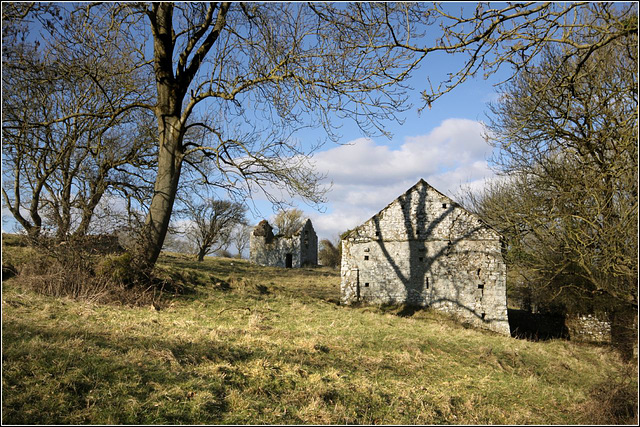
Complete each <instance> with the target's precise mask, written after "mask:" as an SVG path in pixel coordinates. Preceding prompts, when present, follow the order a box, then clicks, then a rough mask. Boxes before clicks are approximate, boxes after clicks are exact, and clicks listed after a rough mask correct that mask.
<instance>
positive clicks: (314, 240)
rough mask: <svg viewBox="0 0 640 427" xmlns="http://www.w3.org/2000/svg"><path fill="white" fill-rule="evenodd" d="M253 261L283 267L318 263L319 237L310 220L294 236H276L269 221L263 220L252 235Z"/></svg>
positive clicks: (250, 254)
mask: <svg viewBox="0 0 640 427" xmlns="http://www.w3.org/2000/svg"><path fill="white" fill-rule="evenodd" d="M249 246H250V249H249V259H250V261H251V262H252V263H254V264H258V265H266V266H273V267H283V268H300V267H303V266H305V265H317V263H318V237H317V235H316V232H315V230H314V229H313V225H312V224H311V221H310V220H307V221H306V222H305V224H304V226H303V227H302V228H301V229H300V230H299V231H298V232H297V233H296V234H294V235H293V236H291V237H285V236H274V235H273V233H272V229H271V226H270V225H269V223H268V222H267V221H264V220H263V221H261V222H260V223H259V224H258V225H257V226H256V228H255V229H254V231H253V233H251V236H250V242H249Z"/></svg>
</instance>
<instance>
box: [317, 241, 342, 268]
mask: <svg viewBox="0 0 640 427" xmlns="http://www.w3.org/2000/svg"><path fill="white" fill-rule="evenodd" d="M341 247H342V242H341V241H340V239H337V243H336V244H334V243H333V242H331V240H329V239H323V240H321V241H320V250H319V251H318V258H319V260H320V263H321V264H322V265H325V266H328V267H334V268H335V267H339V266H340V262H341V261H342V250H341Z"/></svg>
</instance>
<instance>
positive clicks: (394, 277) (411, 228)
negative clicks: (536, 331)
mask: <svg viewBox="0 0 640 427" xmlns="http://www.w3.org/2000/svg"><path fill="white" fill-rule="evenodd" d="M341 277H342V282H341V285H340V290H341V302H342V303H344V304H351V303H356V302H363V303H373V304H406V305H409V306H430V307H433V308H435V309H438V310H442V311H446V312H448V313H451V314H454V315H455V316H456V317H458V318H460V319H461V320H463V321H466V322H469V323H471V324H473V325H476V326H479V327H483V328H486V329H491V330H493V331H496V332H499V333H502V334H505V335H509V334H510V330H509V321H508V317H507V295H506V266H505V263H504V260H503V258H502V240H501V236H500V234H499V233H498V232H497V231H496V230H494V229H493V228H491V227H490V226H489V225H488V224H486V223H485V222H484V221H482V220H481V219H480V218H479V217H478V216H477V215H474V214H472V213H470V212H468V211H466V210H465V209H464V208H462V207H461V206H460V205H458V204H457V203H455V202H454V201H453V200H451V199H450V198H448V197H447V196H445V195H444V194H442V193H440V192H439V191H437V190H436V189H435V188H433V187H432V186H430V185H429V184H427V183H426V182H425V181H424V180H422V179H421V180H420V181H418V183H417V184H416V185H414V186H413V187H411V188H410V189H409V190H407V191H406V192H405V193H404V194H403V195H401V196H400V197H398V198H397V199H396V200H394V201H393V202H391V203H390V204H389V205H388V206H387V207H386V208H384V209H383V210H381V211H380V212H378V213H377V214H376V215H374V216H373V217H372V218H371V219H369V220H368V221H366V222H365V223H364V224H362V225H360V226H359V227H357V228H355V229H353V230H351V231H350V232H349V233H348V234H347V235H346V236H344V237H343V240H342V267H341Z"/></svg>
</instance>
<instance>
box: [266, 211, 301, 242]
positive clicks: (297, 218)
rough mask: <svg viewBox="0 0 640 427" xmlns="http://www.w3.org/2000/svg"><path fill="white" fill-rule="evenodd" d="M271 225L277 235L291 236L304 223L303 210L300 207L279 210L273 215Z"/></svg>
mask: <svg viewBox="0 0 640 427" xmlns="http://www.w3.org/2000/svg"><path fill="white" fill-rule="evenodd" d="M273 225H274V226H275V228H276V229H277V234H278V235H281V236H285V237H291V236H293V235H294V234H295V233H296V232H297V231H298V230H300V229H301V228H302V226H303V225H304V212H302V211H301V210H300V209H286V210H281V211H280V212H278V213H277V214H276V216H275V217H274V219H273Z"/></svg>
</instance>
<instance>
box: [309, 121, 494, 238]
mask: <svg viewBox="0 0 640 427" xmlns="http://www.w3.org/2000/svg"><path fill="white" fill-rule="evenodd" d="M482 132H483V128H482V124H481V123H480V122H477V121H473V120H467V119H448V120H445V121H444V122H442V123H441V124H440V126H438V127H437V128H435V129H433V130H432V131H431V132H429V133H428V134H425V135H418V136H408V137H405V139H404V143H403V144H402V145H400V146H399V147H398V148H393V147H390V146H388V145H379V144H377V143H376V142H374V141H372V140H370V139H366V138H359V139H356V140H354V141H351V142H350V143H349V144H348V145H342V146H339V147H335V148H332V149H329V150H326V151H323V152H320V153H317V154H316V155H315V156H314V162H315V164H316V168H317V170H318V171H319V172H321V173H327V177H328V180H331V181H332V182H333V188H332V191H331V192H330V193H329V194H328V199H329V204H328V205H329V209H328V212H327V213H324V214H316V213H310V217H311V219H312V221H313V224H314V228H315V229H316V232H317V233H318V235H319V237H320V238H325V237H334V236H336V235H338V234H339V233H341V232H343V231H345V230H347V229H349V228H352V227H355V226H357V225H359V224H360V223H362V222H364V221H365V220H367V219H368V218H370V217H371V216H372V215H374V214H375V213H377V212H378V211H379V210H381V209H382V208H384V207H385V206H386V205H387V204H389V203H391V202H392V201H393V200H394V199H395V198H396V197H398V196H399V195H400V194H402V193H403V192H404V191H406V190H407V189H408V188H409V187H411V186H412V185H413V184H415V183H416V182H417V181H418V180H419V179H420V178H423V179H425V180H426V181H427V182H429V183H430V184H431V185H433V186H434V187H435V188H437V189H438V190H439V191H442V192H443V193H445V194H447V195H450V196H453V195H454V194H455V193H456V192H457V191H459V189H460V187H461V186H463V185H465V186H470V187H471V188H481V187H482V186H483V185H484V182H485V181H486V180H488V179H491V177H492V176H493V172H492V171H491V170H490V169H489V166H488V163H487V157H489V155H490V154H491V147H490V146H489V145H488V144H487V143H486V142H485V140H484V138H483V137H482Z"/></svg>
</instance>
